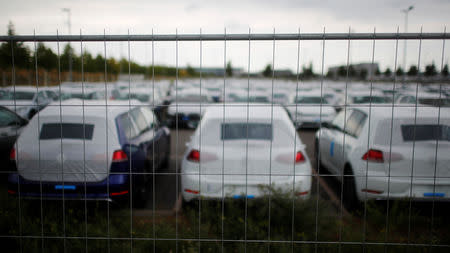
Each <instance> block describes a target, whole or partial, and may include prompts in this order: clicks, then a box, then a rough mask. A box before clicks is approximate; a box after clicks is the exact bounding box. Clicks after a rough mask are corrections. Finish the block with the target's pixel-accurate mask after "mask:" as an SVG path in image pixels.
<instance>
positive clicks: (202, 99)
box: [175, 94, 208, 103]
mask: <svg viewBox="0 0 450 253" xmlns="http://www.w3.org/2000/svg"><path fill="white" fill-rule="evenodd" d="M175 101H177V102H178V103H180V102H188V103H192V102H196V103H206V102H208V97H207V96H199V95H193V94H192V95H178V96H176V97H175Z"/></svg>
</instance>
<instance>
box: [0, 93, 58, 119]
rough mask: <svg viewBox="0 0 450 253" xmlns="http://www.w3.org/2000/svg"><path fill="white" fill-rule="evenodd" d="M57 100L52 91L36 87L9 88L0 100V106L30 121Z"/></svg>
mask: <svg viewBox="0 0 450 253" xmlns="http://www.w3.org/2000/svg"><path fill="white" fill-rule="evenodd" d="M56 99H57V94H56V93H55V92H54V91H51V90H48V89H43V88H36V87H30V86H28V87H23V86H16V87H9V89H7V90H6V93H5V95H4V96H2V98H1V99H0V105H2V106H5V107H7V108H8V109H10V110H11V111H14V112H15V113H17V114H19V115H20V116H21V117H22V118H25V119H31V118H32V117H33V116H34V115H35V114H36V113H37V112H39V111H40V110H42V109H44V108H45V107H46V106H47V105H48V104H49V103H51V102H52V101H53V100H56Z"/></svg>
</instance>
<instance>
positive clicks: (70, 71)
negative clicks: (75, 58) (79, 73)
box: [61, 8, 72, 82]
mask: <svg viewBox="0 0 450 253" xmlns="http://www.w3.org/2000/svg"><path fill="white" fill-rule="evenodd" d="M61 10H62V11H63V12H67V26H68V28H69V35H71V34H72V31H71V26H72V23H71V12H70V9H69V8H63V9H61ZM69 49H70V50H69V82H72V47H71V46H70V41H69Z"/></svg>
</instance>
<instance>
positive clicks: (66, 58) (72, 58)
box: [60, 44, 81, 71]
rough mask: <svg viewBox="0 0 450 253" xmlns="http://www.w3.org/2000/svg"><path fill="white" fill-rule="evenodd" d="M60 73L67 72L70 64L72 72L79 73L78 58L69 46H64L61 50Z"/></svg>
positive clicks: (79, 63)
mask: <svg viewBox="0 0 450 253" xmlns="http://www.w3.org/2000/svg"><path fill="white" fill-rule="evenodd" d="M60 61H61V71H69V67H70V62H71V64H72V71H81V60H80V57H77V56H76V55H75V51H74V49H73V48H72V47H71V46H70V44H66V45H65V46H64V49H63V53H62V54H61V57H60Z"/></svg>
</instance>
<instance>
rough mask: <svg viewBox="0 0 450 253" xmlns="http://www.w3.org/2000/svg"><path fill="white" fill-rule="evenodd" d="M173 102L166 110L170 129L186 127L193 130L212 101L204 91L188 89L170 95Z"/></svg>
mask: <svg viewBox="0 0 450 253" xmlns="http://www.w3.org/2000/svg"><path fill="white" fill-rule="evenodd" d="M172 97H173V100H172V103H171V104H170V105H169V107H168V109H167V116H168V120H167V121H168V125H169V126H170V127H176V126H177V125H178V126H181V127H188V128H192V129H195V128H196V127H197V125H198V122H199V121H200V119H201V117H202V115H203V113H204V112H205V109H206V107H208V106H209V105H210V104H211V103H212V102H213V101H212V100H211V97H210V96H209V94H208V91H207V90H206V89H202V90H201V93H200V89H195V88H190V89H184V90H182V91H179V92H177V93H174V94H172Z"/></svg>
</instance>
